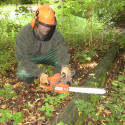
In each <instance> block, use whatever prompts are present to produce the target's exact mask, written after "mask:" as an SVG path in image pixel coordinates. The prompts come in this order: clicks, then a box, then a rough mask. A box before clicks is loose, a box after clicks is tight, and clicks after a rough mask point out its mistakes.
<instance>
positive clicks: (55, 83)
mask: <svg viewBox="0 0 125 125" xmlns="http://www.w3.org/2000/svg"><path fill="white" fill-rule="evenodd" d="M74 74H75V70H72V71H71V72H70V74H69V76H68V78H66V74H65V73H62V74H60V73H56V74H54V75H53V76H50V77H48V81H49V84H48V85H44V84H43V83H41V82H40V87H42V88H45V89H48V90H49V91H52V92H57V93H69V92H77V93H88V94H105V93H106V90H105V89H103V88H87V87H71V85H72V76H73V75H74Z"/></svg>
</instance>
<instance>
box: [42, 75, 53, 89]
mask: <svg viewBox="0 0 125 125" xmlns="http://www.w3.org/2000/svg"><path fill="white" fill-rule="evenodd" d="M47 80H48V82H49V84H48V85H43V83H42V82H40V87H42V88H45V89H48V90H51V86H50V77H48V78H47Z"/></svg>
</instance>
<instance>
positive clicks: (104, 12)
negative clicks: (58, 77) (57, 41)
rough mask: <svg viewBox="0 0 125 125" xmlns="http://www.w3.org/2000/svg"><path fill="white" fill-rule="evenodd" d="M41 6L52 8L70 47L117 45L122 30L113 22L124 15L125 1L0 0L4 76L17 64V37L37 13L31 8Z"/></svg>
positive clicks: (0, 64) (0, 61)
mask: <svg viewBox="0 0 125 125" xmlns="http://www.w3.org/2000/svg"><path fill="white" fill-rule="evenodd" d="M41 4H49V5H51V7H52V8H53V9H54V11H55V13H56V18H57V21H58V25H57V29H58V30H60V31H61V32H62V34H63V36H64V38H65V39H66V41H67V44H68V45H70V47H72V48H77V49H81V47H80V46H81V45H84V46H86V47H89V49H92V50H94V49H95V48H101V47H102V49H103V46H107V45H108V44H110V43H112V42H115V41H116V40H115V39H116V38H117V37H118V34H119V28H118V27H117V28H116V27H115V25H114V24H115V23H114V22H113V21H112V19H114V18H115V19H116V18H118V17H119V15H118V12H119V11H120V12H122V13H121V14H124V12H125V11H124V10H125V1H121V0H115V1H114V0H110V1H109V0H63V1H60V0H27V1H25V0H2V1H0V8H1V9H0V70H1V73H3V74H4V73H5V71H6V70H8V69H10V68H11V65H12V64H13V63H16V59H15V52H14V49H15V37H16V35H17V33H18V32H19V30H20V28H21V27H23V26H24V25H26V24H27V23H30V22H31V19H32V18H33V12H34V10H32V7H34V6H37V7H38V6H39V5H41ZM112 10H113V11H112ZM12 12H13V13H12ZM123 37H124V35H123ZM120 45H121V46H124V44H123V41H120ZM123 48H124V47H123ZM102 51H103V50H102ZM5 55H6V56H5Z"/></svg>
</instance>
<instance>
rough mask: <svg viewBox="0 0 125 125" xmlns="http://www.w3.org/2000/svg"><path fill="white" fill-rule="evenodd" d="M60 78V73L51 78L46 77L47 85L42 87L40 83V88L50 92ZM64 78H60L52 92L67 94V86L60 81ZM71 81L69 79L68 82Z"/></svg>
mask: <svg viewBox="0 0 125 125" xmlns="http://www.w3.org/2000/svg"><path fill="white" fill-rule="evenodd" d="M60 77H61V74H60V73H57V74H54V75H53V76H50V77H48V81H49V83H50V84H49V85H43V84H42V83H41V82H40V87H42V88H45V89H48V90H49V91H52V88H53V85H54V84H55V82H56V81H57V80H58V79H59V78H60ZM64 79H66V78H61V80H60V81H59V82H58V83H57V84H56V85H55V88H54V92H58V93H69V84H64V83H63V82H62V81H63V80H64ZM69 81H71V79H70V80H69Z"/></svg>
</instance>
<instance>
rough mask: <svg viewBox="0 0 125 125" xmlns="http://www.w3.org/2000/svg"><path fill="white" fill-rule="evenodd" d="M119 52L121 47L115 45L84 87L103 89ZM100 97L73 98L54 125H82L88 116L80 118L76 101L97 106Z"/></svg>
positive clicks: (81, 96)
mask: <svg viewBox="0 0 125 125" xmlns="http://www.w3.org/2000/svg"><path fill="white" fill-rule="evenodd" d="M118 50H119V45H118V44H114V45H113V46H112V47H111V49H110V50H109V51H108V52H107V54H106V55H105V56H104V58H103V59H102V60H101V61H100V63H99V64H98V65H97V66H96V68H95V69H94V71H93V72H92V73H90V74H89V76H88V78H87V80H86V81H85V82H84V83H83V85H82V86H84V87H98V88H103V87H104V83H105V81H106V76H107V71H108V70H109V69H110V67H111V65H112V63H113V62H114V60H115V58H116V56H117V53H118ZM99 97H100V95H91V94H80V93H76V94H74V96H73V97H72V99H71V101H70V102H69V103H68V105H66V107H64V109H63V111H62V112H60V113H59V115H58V116H57V117H56V118H55V119H54V120H53V122H52V125H57V124H58V123H60V122H63V123H64V124H67V125H70V124H71V125H78V124H79V125H80V123H79V122H78V121H79V120H80V119H81V120H82V122H83V119H84V118H85V117H86V116H81V117H79V115H78V113H79V112H78V109H77V108H76V107H75V100H78V99H80V100H84V101H88V102H91V103H93V105H96V103H97V101H98V100H99ZM79 118H80V119H79Z"/></svg>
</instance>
